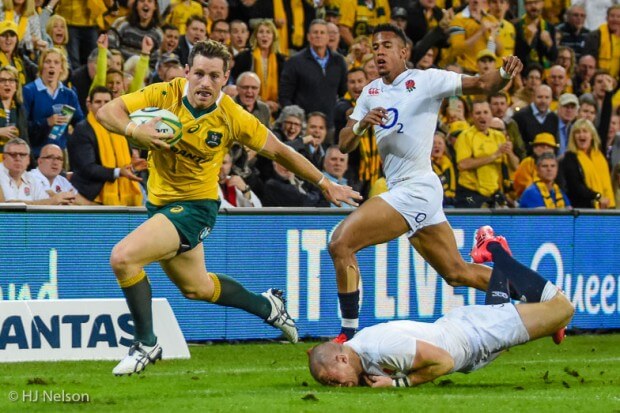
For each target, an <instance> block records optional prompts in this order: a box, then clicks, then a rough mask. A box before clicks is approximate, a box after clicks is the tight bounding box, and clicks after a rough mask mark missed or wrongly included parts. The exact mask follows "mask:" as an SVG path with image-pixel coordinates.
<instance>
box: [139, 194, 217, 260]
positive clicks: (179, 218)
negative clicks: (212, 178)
mask: <svg viewBox="0 0 620 413" xmlns="http://www.w3.org/2000/svg"><path fill="white" fill-rule="evenodd" d="M146 209H147V211H148V213H149V218H150V217H152V216H153V215H155V214H163V215H165V216H166V217H167V218H168V219H169V220H170V222H172V225H174V227H175V228H176V229H177V232H178V233H179V236H180V237H181V246H180V248H179V253H183V252H186V251H189V250H191V249H193V248H194V247H195V246H196V245H198V244H200V243H201V242H202V241H203V240H204V239H205V238H207V236H208V235H209V233H210V232H211V230H212V229H213V227H214V226H215V220H216V218H217V211H218V210H219V209H220V201H215V200H213V199H204V200H199V201H178V202H172V203H170V204H167V205H164V206H156V205H153V204H151V203H150V202H147V203H146Z"/></svg>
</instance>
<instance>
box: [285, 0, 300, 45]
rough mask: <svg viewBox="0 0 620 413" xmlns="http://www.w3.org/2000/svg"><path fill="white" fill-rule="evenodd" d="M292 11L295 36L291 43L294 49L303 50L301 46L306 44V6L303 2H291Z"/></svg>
mask: <svg viewBox="0 0 620 413" xmlns="http://www.w3.org/2000/svg"><path fill="white" fill-rule="evenodd" d="M291 10H292V12H293V35H292V36H291V43H292V45H293V47H295V48H297V49H301V46H303V44H304V6H303V4H302V0H291ZM287 56H288V50H287Z"/></svg>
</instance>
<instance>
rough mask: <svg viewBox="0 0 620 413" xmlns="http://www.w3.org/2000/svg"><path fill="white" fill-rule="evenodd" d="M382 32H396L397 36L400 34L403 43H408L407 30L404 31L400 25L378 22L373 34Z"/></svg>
mask: <svg viewBox="0 0 620 413" xmlns="http://www.w3.org/2000/svg"><path fill="white" fill-rule="evenodd" d="M381 32H391V33H394V34H395V35H396V36H398V37H399V38H400V40H402V41H403V45H405V46H406V45H407V36H406V35H405V32H403V29H401V28H400V27H398V26H394V25H393V24H389V23H382V24H378V25H376V26H375V29H374V30H373V31H372V35H373V36H374V35H376V34H377V33H381Z"/></svg>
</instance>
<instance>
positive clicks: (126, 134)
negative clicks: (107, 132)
mask: <svg viewBox="0 0 620 413" xmlns="http://www.w3.org/2000/svg"><path fill="white" fill-rule="evenodd" d="M131 125H133V129H132V130H131V132H128V131H129V127H130V126H131ZM137 127H138V125H137V124H136V123H135V122H133V121H129V123H128V124H127V126H125V136H131V137H133V132H134V131H135V130H136V128H137Z"/></svg>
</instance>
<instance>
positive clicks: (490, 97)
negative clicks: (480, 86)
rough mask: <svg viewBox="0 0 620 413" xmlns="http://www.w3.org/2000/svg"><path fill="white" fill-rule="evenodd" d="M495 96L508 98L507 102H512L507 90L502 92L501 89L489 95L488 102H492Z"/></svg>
mask: <svg viewBox="0 0 620 413" xmlns="http://www.w3.org/2000/svg"><path fill="white" fill-rule="evenodd" d="M493 98H504V99H506V102H510V99H509V98H508V94H507V93H506V92H502V91H501V90H500V91H499V92H496V93H492V94H490V95H489V96H487V102H489V104H490V103H491V99H493Z"/></svg>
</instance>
